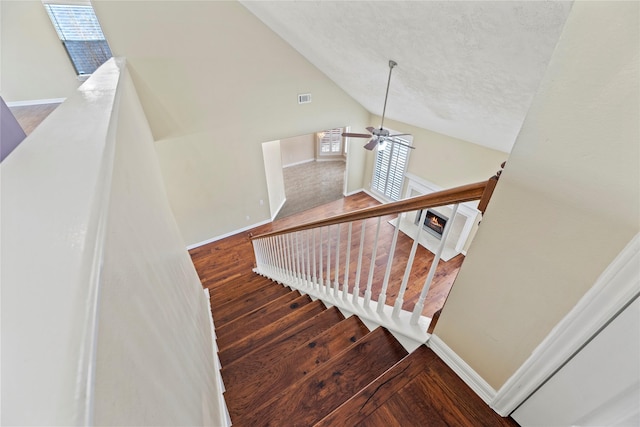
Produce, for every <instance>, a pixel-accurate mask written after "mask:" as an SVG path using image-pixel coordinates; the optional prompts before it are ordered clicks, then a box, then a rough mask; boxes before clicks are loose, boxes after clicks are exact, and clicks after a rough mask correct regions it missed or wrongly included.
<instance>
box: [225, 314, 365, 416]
mask: <svg viewBox="0 0 640 427" xmlns="http://www.w3.org/2000/svg"><path fill="white" fill-rule="evenodd" d="M368 332H369V330H368V329H367V327H366V326H365V325H364V324H363V323H362V322H361V321H360V319H358V318H357V317H356V316H351V317H349V318H348V319H345V320H343V321H342V322H340V323H338V324H337V325H334V326H333V327H331V328H330V329H328V330H326V331H324V332H323V333H322V334H320V335H317V336H315V337H313V338H312V339H310V340H309V341H307V342H305V343H304V344H302V345H301V346H299V347H298V348H296V349H295V350H293V351H292V352H290V353H286V354H285V355H284V356H285V357H282V358H280V359H279V360H277V361H273V360H262V361H260V366H262V369H256V370H253V371H246V372H245V375H244V377H243V378H238V379H237V381H234V382H230V383H229V384H230V386H229V387H227V391H226V392H225V400H226V402H227V407H228V409H229V414H230V415H231V418H232V419H233V418H236V417H237V416H241V415H242V414H244V413H247V412H251V411H253V410H254V409H255V408H259V407H260V406H261V405H262V404H263V403H265V402H266V401H267V400H269V399H270V397H271V396H274V395H275V394H277V393H278V392H279V391H281V390H283V389H285V388H286V387H288V386H289V385H290V384H293V383H295V382H297V381H299V380H300V379H302V378H304V377H305V376H306V375H308V374H310V373H311V372H312V371H313V370H315V369H317V368H319V367H320V366H322V365H323V364H324V363H325V362H326V361H327V360H329V359H331V358H332V357H333V356H335V355H337V354H339V353H340V352H342V351H343V350H344V349H345V348H347V347H349V346H351V345H353V343H354V342H356V341H357V340H359V339H360V338H362V337H364V336H365V335H366V334H367V333H368Z"/></svg>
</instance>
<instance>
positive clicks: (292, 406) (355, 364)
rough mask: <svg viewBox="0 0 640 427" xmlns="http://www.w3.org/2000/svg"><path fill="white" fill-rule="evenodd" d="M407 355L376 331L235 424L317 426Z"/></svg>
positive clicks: (382, 331)
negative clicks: (316, 424) (317, 423)
mask: <svg viewBox="0 0 640 427" xmlns="http://www.w3.org/2000/svg"><path fill="white" fill-rule="evenodd" d="M406 355H407V351H406V350H405V349H404V348H403V347H402V345H401V344H400V343H399V342H398V341H397V340H396V339H395V338H394V337H393V335H391V333H390V332H389V331H387V330H386V329H383V328H376V329H374V330H373V331H372V332H370V333H368V334H367V335H366V336H365V337H364V338H362V339H361V340H359V341H358V342H356V343H354V344H353V345H352V346H350V347H349V348H348V349H346V350H345V351H343V352H342V353H340V354H339V355H337V356H335V357H333V358H332V359H331V360H330V361H328V362H327V363H325V364H324V365H323V366H321V367H320V368H318V369H316V370H314V371H313V372H311V373H310V374H309V375H307V376H306V377H305V378H303V379H302V380H300V381H298V382H297V383H295V384H292V385H291V386H290V387H288V388H287V389H285V390H282V391H281V392H280V393H278V394H277V395H275V396H272V398H271V399H270V400H269V401H267V402H266V403H264V404H263V405H262V406H261V407H260V408H258V409H256V410H254V411H251V412H249V413H247V414H246V415H244V416H243V417H241V418H239V419H237V420H233V419H232V421H233V423H234V425H246V426H258V425H291V426H295V425H299V426H310V425H313V424H314V423H315V422H317V421H319V420H321V419H322V418H323V417H325V416H326V415H327V414H329V413H331V412H332V411H333V410H334V409H335V408H337V407H339V406H340V405H342V403H344V402H345V401H346V400H348V399H349V398H350V397H351V396H352V395H353V394H355V393H357V392H358V390H360V389H361V388H362V387H365V386H366V385H367V384H369V383H370V382H372V381H373V380H375V379H376V378H377V377H379V376H380V375H382V374H383V373H384V372H385V371H386V370H387V369H389V368H390V367H391V366H393V365H395V364H396V363H397V362H398V361H399V360H400V359H402V358H403V357H405V356H406Z"/></svg>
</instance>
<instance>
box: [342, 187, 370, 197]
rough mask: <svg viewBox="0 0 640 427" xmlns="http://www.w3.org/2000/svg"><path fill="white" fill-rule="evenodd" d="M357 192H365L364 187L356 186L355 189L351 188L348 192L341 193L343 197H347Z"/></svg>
mask: <svg viewBox="0 0 640 427" xmlns="http://www.w3.org/2000/svg"><path fill="white" fill-rule="evenodd" d="M358 193H366V191H365V189H364V188H358V189H357V190H353V191H350V192H348V193H343V195H344V197H349V196H353V195H354V194H358Z"/></svg>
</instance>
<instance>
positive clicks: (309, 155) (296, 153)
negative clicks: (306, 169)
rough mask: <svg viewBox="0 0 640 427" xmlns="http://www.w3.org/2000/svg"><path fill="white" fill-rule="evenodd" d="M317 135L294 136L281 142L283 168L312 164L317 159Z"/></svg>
mask: <svg viewBox="0 0 640 427" xmlns="http://www.w3.org/2000/svg"><path fill="white" fill-rule="evenodd" d="M315 141H316V139H315V133H309V134H306V135H300V136H294V137H293V138H286V139H283V140H281V141H280V149H281V150H282V167H284V168H286V167H287V166H294V165H299V164H301V163H306V162H312V161H314V160H315V157H316V150H315Z"/></svg>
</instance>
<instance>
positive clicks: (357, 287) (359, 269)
mask: <svg viewBox="0 0 640 427" xmlns="http://www.w3.org/2000/svg"><path fill="white" fill-rule="evenodd" d="M366 225H367V220H366V219H363V220H362V221H361V231H360V250H359V252H358V267H357V268H356V282H355V284H354V286H353V303H354V304H358V296H359V294H360V273H361V272H362V252H363V251H364V231H365V226H366Z"/></svg>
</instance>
